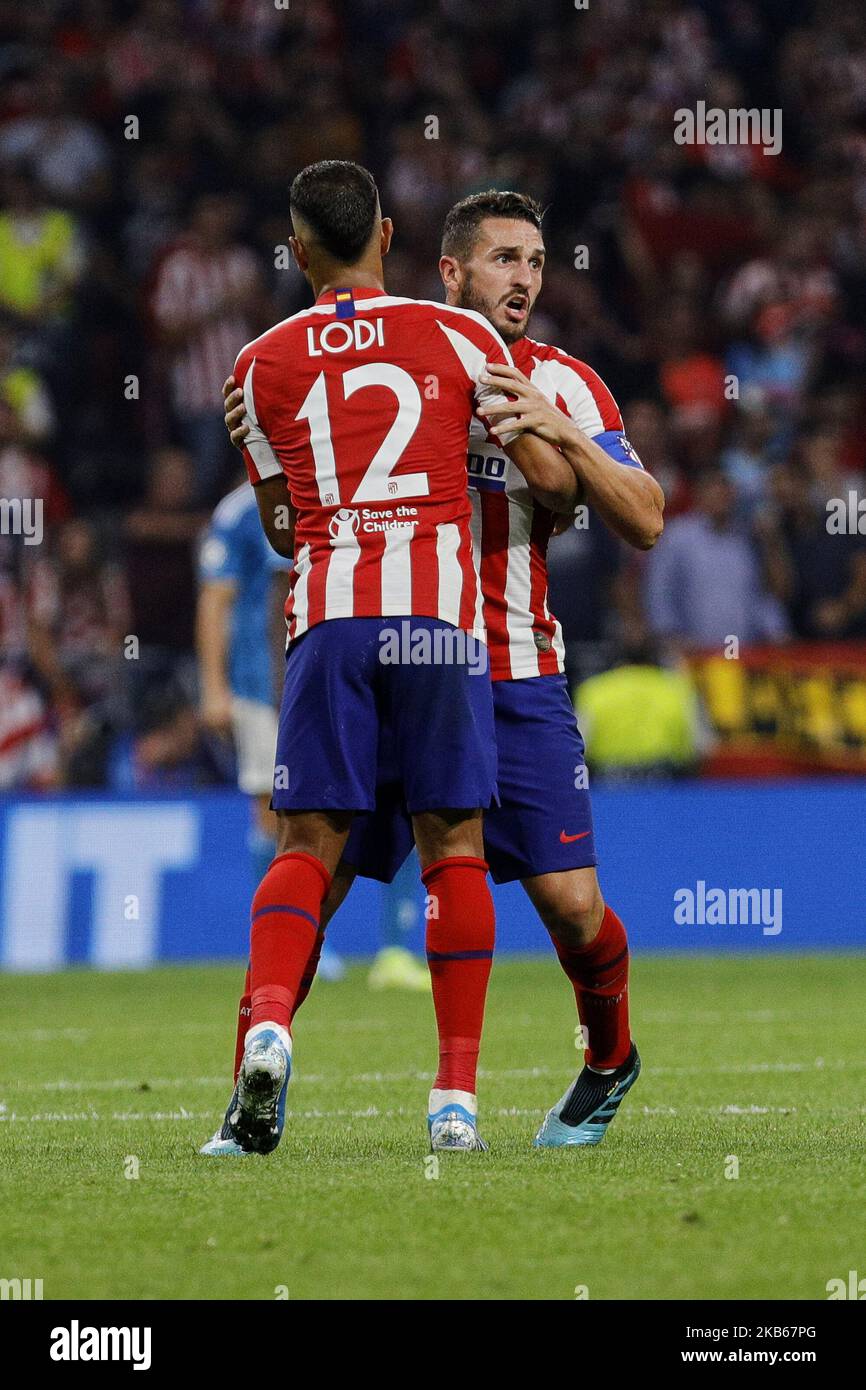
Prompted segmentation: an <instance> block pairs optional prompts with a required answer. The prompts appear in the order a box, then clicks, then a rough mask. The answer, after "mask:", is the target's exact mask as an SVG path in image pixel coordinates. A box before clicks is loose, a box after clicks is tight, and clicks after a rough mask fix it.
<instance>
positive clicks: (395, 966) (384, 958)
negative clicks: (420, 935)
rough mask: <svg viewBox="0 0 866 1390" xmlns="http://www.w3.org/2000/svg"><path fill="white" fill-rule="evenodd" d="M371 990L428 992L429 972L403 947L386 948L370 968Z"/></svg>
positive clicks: (368, 979) (368, 980) (369, 981)
mask: <svg viewBox="0 0 866 1390" xmlns="http://www.w3.org/2000/svg"><path fill="white" fill-rule="evenodd" d="M367 983H368V984H369V986H370V988H371V989H411V990H417V991H418V992H419V993H420V992H422V991H423V992H424V993H425V994H429V992H430V972H429V970H428V969H427V966H426V965H422V963H421V961H419V960H418V959H417V958H416V957H415V956H413V955H412V952H411V951H407V950H406V948H405V946H386V947H385V949H384V950H382V951H380V952H379V954H378V955H377V956H376V959H375V960H374V961H373V964H372V966H371V967H370V974H369V975H368V977H367Z"/></svg>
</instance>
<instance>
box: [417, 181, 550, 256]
mask: <svg viewBox="0 0 866 1390" xmlns="http://www.w3.org/2000/svg"><path fill="white" fill-rule="evenodd" d="M487 217H510V218H514V219H516V220H518V221H520V222H531V223H532V225H533V227H537V228H538V230H539V231H541V218H542V211H541V204H540V203H537V202H536V201H535V199H534V198H531V197H530V196H529V194H528V193H512V192H511V191H507V192H500V190H499V189H496V188H488V189H487V190H486V192H484V193H473V194H471V196H470V197H468V198H461V199H460V202H459V203H455V204H454V206H453V208H452V209H451V211H450V212H449V213H448V216H447V217H446V218H445V226H444V228H443V230H442V255H443V256H453V257H454V259H455V260H456V261H467V260H468V259H469V257H470V256H471V255H472V251H473V249H474V247H475V242H476V240H477V239H478V229H479V227H480V226H481V223H482V222H483V221H484V220H485V218H487Z"/></svg>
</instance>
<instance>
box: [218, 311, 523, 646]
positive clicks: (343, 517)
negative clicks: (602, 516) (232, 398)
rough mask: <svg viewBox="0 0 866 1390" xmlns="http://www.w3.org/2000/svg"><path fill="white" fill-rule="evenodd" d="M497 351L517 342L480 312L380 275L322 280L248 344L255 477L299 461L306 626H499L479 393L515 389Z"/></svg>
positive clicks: (250, 462) (296, 629)
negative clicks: (353, 621) (480, 544)
mask: <svg viewBox="0 0 866 1390" xmlns="http://www.w3.org/2000/svg"><path fill="white" fill-rule="evenodd" d="M488 361H489V362H510V361H511V357H510V355H509V352H508V349H507V347H506V346H505V344H504V343H503V341H502V339H501V338H500V337H499V335H498V334H497V332H496V330H495V329H494V328H492V327H491V326H490V324H489V323H488V322H487V320H486V319H484V318H482V316H481V315H480V314H476V313H473V312H471V311H468V310H465V309H455V308H450V307H448V306H447V305H444V304H436V303H431V302H429V301H425V300H414V299H402V298H394V297H393V296H391V295H388V294H386V293H385V292H384V291H383V290H370V289H357V290H355V291H351V290H339V289H338V290H331V291H329V292H327V293H325V294H323V295H320V297H319V299H318V301H317V303H316V304H315V305H314V306H313V307H312V308H310V309H305V310H303V311H302V312H301V313H298V314H294V315H293V316H292V317H291V318H289V319H286V320H285V322H283V323H281V324H277V326H276V327H275V328H271V329H269V330H268V332H267V333H264V334H262V336H261V337H260V338H257V339H256V340H255V341H254V342H252V343H249V344H248V345H247V346H246V347H245V348H244V349H243V350H242V352H241V353H240V355H239V357H238V359H237V363H236V365H235V376H236V378H237V380H238V383H239V385H242V386H243V389H244V398H245V403H246V423H247V424H248V426H249V434H248V436H247V439H246V447H245V451H244V456H245V459H246V463H247V470H248V472H249V476H250V481H251V482H252V483H256V482H259V481H262V480H264V479H267V478H271V477H277V476H279V474H280V473H284V474H285V475H286V478H287V480H288V486H289V491H290V493H291V499H292V503H293V506H294V508H295V510H296V513H297V517H296V523H295V566H294V570H293V573H292V580H291V591H290V594H289V598H288V600H287V603H286V619H287V621H288V624H289V640H290V641H291V640H292V639H293V638H295V637H298V636H300V635H301V633H303V632H305V631H306V630H307V629H308V628H310V627H313V626H314V625H315V624H316V623H320V622H322V621H323V620H326V619H329V618H347V617H356V618H360V617H375V616H386V615H391V614H395V615H396V614H403V615H406V616H409V615H416V616H418V617H432V618H440V619H442V620H443V621H445V622H448V623H451V624H453V625H454V626H455V627H460V628H463V629H465V630H467V631H469V632H472V633H473V634H474V635H475V636H476V637H479V638H482V639H483V637H484V624H483V618H482V604H481V592H480V588H479V583H478V573H477V569H476V566H475V564H474V563H473V553H472V536H471V531H470V516H471V506H470V501H469V495H468V491H467V486H466V477H467V475H466V456H467V450H468V444H469V427H470V423H471V422H472V420H473V415H474V411H475V409H476V407H477V406H478V405H482V406H484V405H487V404H490V403H491V402H492V401H493V399H494V398H495V399H497V400H501V397H500V396H499V395H498V393H496V392H494V391H492V390H491V388H489V387H484V386H481V385H480V384H479V381H478V378H479V375H480V374H481V372H482V371H483V369H484V366H485V363H486V362H488ZM479 429H482V427H481V426H479ZM482 432H483V435H484V438H485V439H488V438H490V439H492V438H495V437H496V436H495V435H491V434H490V432H489V431H488V430H487V429H486V428H483V431H482Z"/></svg>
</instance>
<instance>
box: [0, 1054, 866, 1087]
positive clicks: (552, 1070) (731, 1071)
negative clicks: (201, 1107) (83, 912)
mask: <svg viewBox="0 0 866 1390" xmlns="http://www.w3.org/2000/svg"><path fill="white" fill-rule="evenodd" d="M864 1067H866V1058H863V1057H854V1058H838V1059H836V1060H833V1061H829V1062H828V1061H827V1060H826V1058H824V1057H816V1058H814V1059H813V1060H812V1061H811V1062H804V1061H798V1062H743V1063H739V1062H722V1063H720V1064H718V1065H717V1066H709V1067H707V1066H653V1065H651V1064H650V1065H646V1066H644V1075H645V1076H707V1075H713V1076H763V1075H768V1074H781V1075H785V1074H787V1073H793V1074H798V1073H808V1072H814V1071H822V1072H824V1071H847V1070H850V1071H859V1070H862V1069H863V1068H864ZM569 1074H570V1073H569V1072H567V1071H565V1070H563V1068H562V1067H500V1068H486V1067H480V1068H479V1071H478V1076H479V1079H480V1080H482V1081H497V1080H498V1081H525V1080H540V1079H544V1078H546V1077H558V1078H559V1079H560V1080H564V1079H565V1078H566V1077H568V1076H569ZM433 1076H434V1073H433V1072H432V1071H392V1072H382V1071H368V1072H357V1073H354V1074H353V1075H351V1076H346V1077H341V1076H337V1075H329V1074H328V1073H323V1072H304V1071H299V1072H298V1073H297V1074H296V1075H295V1077H294V1078H293V1085H297V1084H298V1083H299V1082H301V1083H304V1084H306V1085H314V1084H315V1085H329V1086H338V1085H346V1084H351V1085H364V1086H368V1085H392V1084H396V1083H398V1082H403V1081H417V1082H427V1081H432V1079H433ZM0 1084H2V1083H0ZM5 1084H6V1086H7V1088H8V1089H10V1090H12V1091H15V1092H22V1091H40V1092H42V1091H47V1092H88V1091H124V1090H128V1091H140V1090H141V1088H142V1085H146V1086H147V1088H148V1089H149V1090H151V1091H156V1090H158V1089H160V1088H161V1087H178V1086H227V1085H228V1078H227V1077H226V1076H192V1077H183V1076H176V1077H157V1078H155V1079H154V1080H152V1081H149V1080H147V1079H146V1078H145V1079H144V1081H143V1080H142V1079H141V1078H138V1079H134V1078H132V1077H108V1078H102V1079H101V1080H96V1081H81V1080H70V1079H67V1078H59V1079H57V1080H55V1081H33V1082H30V1081H7V1082H6V1083H5Z"/></svg>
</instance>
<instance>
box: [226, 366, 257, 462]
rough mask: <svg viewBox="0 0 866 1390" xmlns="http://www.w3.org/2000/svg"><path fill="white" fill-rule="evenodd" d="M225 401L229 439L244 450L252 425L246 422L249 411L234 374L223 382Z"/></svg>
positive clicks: (237, 447) (236, 446)
mask: <svg viewBox="0 0 866 1390" xmlns="http://www.w3.org/2000/svg"><path fill="white" fill-rule="evenodd" d="M223 401H224V410H225V422H226V429H227V430H228V432H229V439H230V440H231V442H232V444H234V446H235V448H236V449H240V450H241V452H243V447H244V440H245V439H246V437H247V435H248V434H249V432H250V427H249V425H247V424H246V423H245V422H244V416H245V415H246V413H247V411H246V406H245V404H244V393H243V391H242V389H241V388H240V386H238V384H237V382H236V381H235V379H234V377H233V376H229V377H226V379H225V381H224V382H223Z"/></svg>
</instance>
